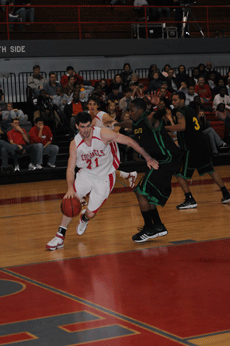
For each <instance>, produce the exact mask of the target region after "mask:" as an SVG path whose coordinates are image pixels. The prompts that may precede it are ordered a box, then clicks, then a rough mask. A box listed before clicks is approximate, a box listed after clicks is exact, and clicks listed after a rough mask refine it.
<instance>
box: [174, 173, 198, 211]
mask: <svg viewBox="0 0 230 346" xmlns="http://www.w3.org/2000/svg"><path fill="white" fill-rule="evenodd" d="M176 178H177V181H178V183H179V184H180V187H181V188H182V190H183V192H184V195H185V200H184V202H183V203H181V204H179V205H177V209H179V210H182V209H192V208H196V207H197V203H196V201H195V199H194V197H193V195H192V193H191V191H190V189H189V186H188V183H187V181H186V179H184V178H182V177H181V176H179V175H178V176H176Z"/></svg>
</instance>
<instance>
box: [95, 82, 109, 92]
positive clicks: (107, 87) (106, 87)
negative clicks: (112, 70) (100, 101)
mask: <svg viewBox="0 0 230 346" xmlns="http://www.w3.org/2000/svg"><path fill="white" fill-rule="evenodd" d="M97 84H100V86H101V88H102V91H103V92H104V93H105V94H106V95H108V94H109V93H110V88H109V86H108V83H107V80H106V79H105V78H101V79H100V80H99V82H97V83H95V87H96V85H97Z"/></svg>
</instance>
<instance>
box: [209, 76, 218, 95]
mask: <svg viewBox="0 0 230 346" xmlns="http://www.w3.org/2000/svg"><path fill="white" fill-rule="evenodd" d="M217 83H218V82H217V79H216V75H215V73H212V72H211V73H210V74H209V75H208V85H209V88H210V89H211V92H212V94H213V90H214V89H215V87H216V86H217Z"/></svg>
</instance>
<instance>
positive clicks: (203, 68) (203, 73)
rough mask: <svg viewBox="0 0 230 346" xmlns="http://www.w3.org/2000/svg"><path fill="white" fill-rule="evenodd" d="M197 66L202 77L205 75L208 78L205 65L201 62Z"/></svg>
mask: <svg viewBox="0 0 230 346" xmlns="http://www.w3.org/2000/svg"><path fill="white" fill-rule="evenodd" d="M197 67H198V70H199V74H200V77H204V79H205V78H206V72H205V65H204V64H202V63H201V64H199V65H198V66H197Z"/></svg>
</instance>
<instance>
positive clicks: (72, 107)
mask: <svg viewBox="0 0 230 346" xmlns="http://www.w3.org/2000/svg"><path fill="white" fill-rule="evenodd" d="M79 112H83V108H82V104H81V102H80V99H79V92H77V91H74V93H73V100H72V101H70V102H69V103H68V104H67V105H65V108H64V113H65V116H66V119H67V121H68V122H69V137H70V141H72V140H73V138H74V135H75V132H76V126H75V118H76V115H77V114H78V113H79Z"/></svg>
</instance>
